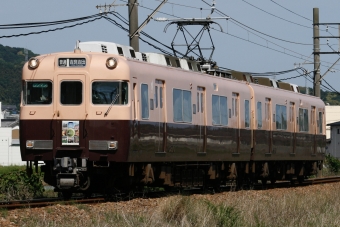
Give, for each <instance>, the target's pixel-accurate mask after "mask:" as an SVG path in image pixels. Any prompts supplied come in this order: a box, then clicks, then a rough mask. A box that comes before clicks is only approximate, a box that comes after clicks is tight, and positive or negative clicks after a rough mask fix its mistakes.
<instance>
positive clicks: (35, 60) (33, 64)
mask: <svg viewBox="0 0 340 227" xmlns="http://www.w3.org/2000/svg"><path fill="white" fill-rule="evenodd" d="M38 66H39V59H38V58H31V59H30V60H28V67H29V68H30V69H36V68H38Z"/></svg>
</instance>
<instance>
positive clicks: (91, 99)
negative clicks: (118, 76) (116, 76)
mask: <svg viewBox="0 0 340 227" xmlns="http://www.w3.org/2000/svg"><path fill="white" fill-rule="evenodd" d="M100 82H101V83H126V85H127V89H128V90H127V92H126V95H127V97H126V101H127V102H126V104H124V103H123V104H119V103H118V104H113V105H114V106H126V105H129V90H130V83H129V82H127V81H123V80H94V81H92V82H91V98H90V102H91V104H92V105H95V106H98V105H111V103H105V104H103V103H93V84H94V83H100ZM118 98H119V97H118ZM121 98H123V97H121Z"/></svg>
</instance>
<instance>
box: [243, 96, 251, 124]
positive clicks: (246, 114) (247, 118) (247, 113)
mask: <svg viewBox="0 0 340 227" xmlns="http://www.w3.org/2000/svg"><path fill="white" fill-rule="evenodd" d="M244 127H246V128H249V127H250V108H249V100H244Z"/></svg>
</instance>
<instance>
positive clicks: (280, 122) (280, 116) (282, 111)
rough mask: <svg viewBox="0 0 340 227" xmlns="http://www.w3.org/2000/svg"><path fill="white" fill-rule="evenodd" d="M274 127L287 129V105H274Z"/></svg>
mask: <svg viewBox="0 0 340 227" xmlns="http://www.w3.org/2000/svg"><path fill="white" fill-rule="evenodd" d="M276 129H278V130H286V129H287V107H286V106H283V105H276Z"/></svg>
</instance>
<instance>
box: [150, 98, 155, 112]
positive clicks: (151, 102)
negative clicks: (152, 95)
mask: <svg viewBox="0 0 340 227" xmlns="http://www.w3.org/2000/svg"><path fill="white" fill-rule="evenodd" d="M153 109H154V108H153V99H150V110H153Z"/></svg>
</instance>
